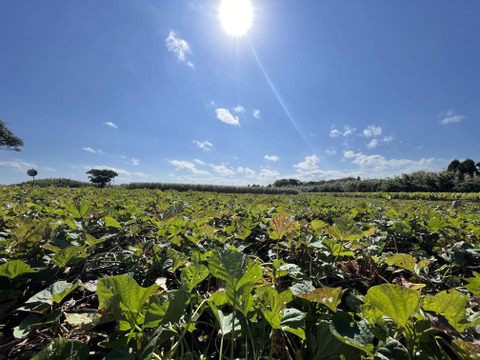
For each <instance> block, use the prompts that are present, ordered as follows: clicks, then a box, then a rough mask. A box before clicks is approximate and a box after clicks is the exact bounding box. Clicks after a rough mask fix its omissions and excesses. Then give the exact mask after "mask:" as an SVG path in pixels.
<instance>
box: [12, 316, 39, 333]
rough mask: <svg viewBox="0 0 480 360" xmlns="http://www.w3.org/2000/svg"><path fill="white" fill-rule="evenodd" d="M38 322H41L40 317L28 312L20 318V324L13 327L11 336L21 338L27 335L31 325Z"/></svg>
mask: <svg viewBox="0 0 480 360" xmlns="http://www.w3.org/2000/svg"><path fill="white" fill-rule="evenodd" d="M40 324H42V321H41V320H40V317H39V316H38V315H37V314H30V315H28V316H27V317H26V318H25V319H23V320H22V322H21V323H20V325H18V326H15V327H14V328H13V336H15V337H16V338H17V339H21V338H23V337H25V336H27V335H28V333H29V332H30V330H31V328H32V326H34V325H40Z"/></svg>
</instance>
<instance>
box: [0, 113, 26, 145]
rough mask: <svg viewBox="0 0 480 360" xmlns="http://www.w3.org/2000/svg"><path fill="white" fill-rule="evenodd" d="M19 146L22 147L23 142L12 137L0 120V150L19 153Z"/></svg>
mask: <svg viewBox="0 0 480 360" xmlns="http://www.w3.org/2000/svg"><path fill="white" fill-rule="evenodd" d="M19 146H23V140H22V139H20V138H18V137H16V136H15V135H13V133H12V132H11V131H10V130H9V129H8V128H7V127H6V125H5V124H4V122H3V121H2V120H0V150H12V151H20V148H19Z"/></svg>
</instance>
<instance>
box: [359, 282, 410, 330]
mask: <svg viewBox="0 0 480 360" xmlns="http://www.w3.org/2000/svg"><path fill="white" fill-rule="evenodd" d="M419 301H420V292H419V291H415V290H410V289H407V288H404V287H402V286H398V285H392V284H384V285H378V286H374V287H372V288H370V289H369V290H368V292H367V294H366V295H365V305H363V306H362V313H364V316H365V317H366V318H367V320H369V321H370V320H373V322H375V321H377V320H378V317H377V316H376V315H373V318H374V319H369V318H368V317H369V315H370V316H372V310H373V313H377V314H378V313H381V314H382V315H384V316H387V317H389V318H391V319H392V320H394V321H396V322H397V323H398V324H400V325H401V326H402V327H404V326H405V324H406V323H407V320H408V319H409V318H410V316H411V315H412V313H413V312H414V311H415V310H416V309H418V304H419ZM371 322H372V321H371Z"/></svg>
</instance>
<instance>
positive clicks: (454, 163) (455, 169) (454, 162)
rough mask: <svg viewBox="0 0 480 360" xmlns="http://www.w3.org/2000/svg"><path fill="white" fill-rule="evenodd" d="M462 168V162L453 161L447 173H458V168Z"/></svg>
mask: <svg viewBox="0 0 480 360" xmlns="http://www.w3.org/2000/svg"><path fill="white" fill-rule="evenodd" d="M459 166H460V160H457V159H455V160H452V161H451V162H450V164H448V168H447V171H453V172H455V171H457V170H458V167H459Z"/></svg>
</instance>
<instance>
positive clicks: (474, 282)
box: [465, 271, 480, 298]
mask: <svg viewBox="0 0 480 360" xmlns="http://www.w3.org/2000/svg"><path fill="white" fill-rule="evenodd" d="M465 280H466V281H468V284H467V285H465V288H467V289H468V290H469V291H471V292H472V294H474V295H475V296H477V297H479V298H480V274H479V273H478V272H475V271H474V272H473V277H471V278H468V279H465Z"/></svg>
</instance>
